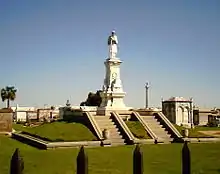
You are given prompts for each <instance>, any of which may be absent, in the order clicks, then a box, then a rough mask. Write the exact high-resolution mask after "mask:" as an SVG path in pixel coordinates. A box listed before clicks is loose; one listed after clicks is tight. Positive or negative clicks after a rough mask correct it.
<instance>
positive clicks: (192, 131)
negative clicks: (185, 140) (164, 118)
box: [175, 125, 220, 138]
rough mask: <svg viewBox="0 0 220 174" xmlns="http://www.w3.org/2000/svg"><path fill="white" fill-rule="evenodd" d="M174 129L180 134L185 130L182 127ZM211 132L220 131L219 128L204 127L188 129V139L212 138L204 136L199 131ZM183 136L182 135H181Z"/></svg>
mask: <svg viewBox="0 0 220 174" xmlns="http://www.w3.org/2000/svg"><path fill="white" fill-rule="evenodd" d="M175 127H176V128H177V130H178V131H179V132H180V133H181V134H183V133H182V130H184V129H185V128H184V127H182V126H177V125H175ZM211 130H219V131H220V128H218V127H205V126H196V127H195V128H194V129H189V137H190V138H203V137H212V136H210V135H206V134H203V133H201V132H199V131H211ZM183 136H184V135H183Z"/></svg>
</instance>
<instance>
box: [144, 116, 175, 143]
mask: <svg viewBox="0 0 220 174" xmlns="http://www.w3.org/2000/svg"><path fill="white" fill-rule="evenodd" d="M141 117H142V118H143V120H144V121H145V122H146V123H147V125H148V126H149V128H150V129H151V130H152V132H153V133H154V134H155V135H156V136H157V137H158V140H159V141H162V142H164V143H169V142H172V141H173V138H171V135H170V134H169V133H168V132H167V131H166V130H165V128H163V125H161V124H160V122H158V121H157V119H156V118H155V117H154V116H141Z"/></svg>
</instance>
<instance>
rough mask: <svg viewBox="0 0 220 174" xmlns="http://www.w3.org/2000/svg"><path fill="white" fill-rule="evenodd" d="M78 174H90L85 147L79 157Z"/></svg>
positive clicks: (81, 149)
mask: <svg viewBox="0 0 220 174" xmlns="http://www.w3.org/2000/svg"><path fill="white" fill-rule="evenodd" d="M76 173H77V174H88V157H87V155H86V153H85V150H84V147H83V146H82V147H81V148H80V151H79V153H78V156H77V172H76Z"/></svg>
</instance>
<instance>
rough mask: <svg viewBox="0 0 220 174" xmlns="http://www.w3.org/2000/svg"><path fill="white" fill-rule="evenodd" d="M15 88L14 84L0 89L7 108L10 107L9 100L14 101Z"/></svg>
mask: <svg viewBox="0 0 220 174" xmlns="http://www.w3.org/2000/svg"><path fill="white" fill-rule="evenodd" d="M16 92H17V89H15V87H14V86H6V87H5V88H2V89H1V98H2V101H3V102H4V101H5V100H6V101H7V108H10V100H11V101H14V100H15V98H16Z"/></svg>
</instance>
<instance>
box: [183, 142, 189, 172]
mask: <svg viewBox="0 0 220 174" xmlns="http://www.w3.org/2000/svg"><path fill="white" fill-rule="evenodd" d="M190 163H191V162H190V150H189V147H188V145H187V141H185V142H184V145H183V149H182V174H190V173H191V166H190Z"/></svg>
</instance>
